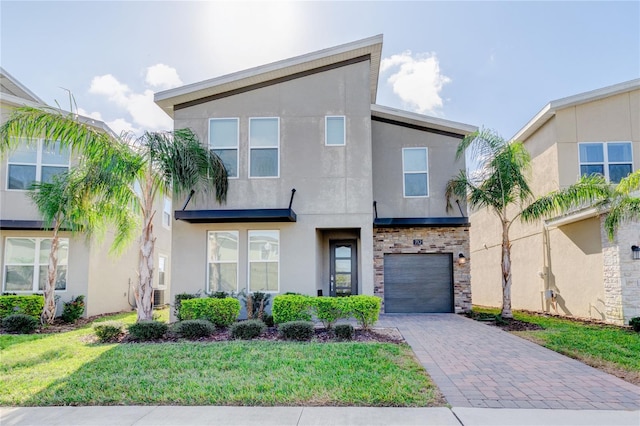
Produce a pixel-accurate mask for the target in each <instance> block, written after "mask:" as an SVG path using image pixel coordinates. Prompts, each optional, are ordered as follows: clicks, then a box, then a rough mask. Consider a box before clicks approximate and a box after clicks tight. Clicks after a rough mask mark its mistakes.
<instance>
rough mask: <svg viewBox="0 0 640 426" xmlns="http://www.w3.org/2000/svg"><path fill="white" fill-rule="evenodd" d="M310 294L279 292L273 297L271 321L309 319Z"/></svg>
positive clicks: (278, 322)
mask: <svg viewBox="0 0 640 426" xmlns="http://www.w3.org/2000/svg"><path fill="white" fill-rule="evenodd" d="M311 299H312V297H310V296H304V295H301V294H281V295H278V296H276V297H274V298H273V308H272V310H271V313H272V314H273V321H274V322H275V323H276V324H282V323H285V322H291V321H311V314H309V310H310V308H311Z"/></svg>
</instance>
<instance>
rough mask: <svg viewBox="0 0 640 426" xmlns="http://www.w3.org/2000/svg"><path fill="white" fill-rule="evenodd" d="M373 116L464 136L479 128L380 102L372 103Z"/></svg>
mask: <svg viewBox="0 0 640 426" xmlns="http://www.w3.org/2000/svg"><path fill="white" fill-rule="evenodd" d="M371 116H372V117H379V118H382V119H387V120H392V121H396V122H399V123H404V124H408V125H410V126H414V127H422V128H427V129H434V130H438V131H441V132H445V133H453V134H455V135H460V136H463V137H464V136H466V135H468V134H470V133H473V132H475V131H476V130H478V127H477V126H473V125H471V124H465V123H459V122H457V121H450V120H445V119H443V118H438V117H431V116H428V115H423V114H417V113H415V112H410V111H403V110H400V109H396V108H391V107H388V106H383V105H378V104H372V105H371Z"/></svg>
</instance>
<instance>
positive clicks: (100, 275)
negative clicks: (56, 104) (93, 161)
mask: <svg viewBox="0 0 640 426" xmlns="http://www.w3.org/2000/svg"><path fill="white" fill-rule="evenodd" d="M0 103H1V106H2V110H1V120H2V123H4V122H5V120H6V119H7V117H8V116H9V115H10V114H11V112H12V109H13V108H16V107H20V106H33V107H46V106H47V105H46V104H45V102H43V101H42V100H41V99H40V98H38V97H37V96H36V95H35V94H34V93H32V92H31V91H30V90H29V89H28V88H26V87H25V86H24V85H22V84H21V83H20V82H19V81H18V80H16V79H15V78H14V77H13V76H11V75H10V74H9V73H8V72H6V71H5V70H4V69H2V68H0ZM81 119H83V120H84V121H85V123H87V124H88V125H91V126H95V127H96V128H98V129H100V130H102V131H105V132H111V130H110V129H109V128H108V127H107V126H106V125H105V124H104V123H102V122H101V121H98V120H93V119H90V118H81ZM42 142H43V141H42V140H36V141H32V143H26V141H25V143H23V145H22V146H21V147H20V148H19V149H18V150H16V151H14V152H11V153H8V154H7V155H3V157H2V158H1V163H0V270H1V271H2V278H1V280H2V292H3V293H16V294H31V293H38V292H42V290H43V289H44V283H45V280H46V271H47V265H48V256H49V248H50V246H51V235H52V234H51V231H50V230H46V229H44V228H43V222H42V219H41V217H40V214H39V213H38V210H37V209H36V207H35V205H34V204H33V203H32V201H31V199H30V198H29V197H28V189H29V187H30V186H31V184H32V182H34V181H44V182H46V181H47V179H49V178H50V177H51V176H52V175H54V174H56V173H61V172H64V171H67V170H69V167H72V166H73V164H74V161H75V159H74V157H73V155H71V154H70V152H69V151H67V150H61V149H60V148H59V147H58V148H57V149H56V148H47V147H46V146H43V143H42ZM158 209H159V211H162V212H163V214H162V215H157V217H156V224H155V230H156V235H157V241H156V258H155V265H156V270H155V283H156V288H157V290H158V291H157V292H156V293H155V295H156V297H155V303H156V304H163V303H165V302H164V299H165V297H164V293H165V292H168V288H169V266H170V264H169V262H170V249H171V224H172V220H171V217H172V212H171V210H172V208H171V201H170V199H169V198H167V199H166V200H158ZM111 241H112V237H111V234H110V233H109V232H107V235H106V237H105V239H104V241H102V242H100V243H98V242H95V241H91V242H89V243H87V242H86V241H85V237H84V236H83V235H76V236H73V235H71V234H70V233H68V232H67V233H65V234H64V235H63V238H61V239H60V248H59V252H58V276H57V281H56V295H58V296H60V301H61V302H66V301H68V300H70V299H72V298H73V297H75V296H78V295H84V296H85V305H86V310H85V315H86V316H92V315H98V314H103V313H110V312H119V311H123V310H131V308H132V305H133V306H135V298H134V295H133V291H134V288H135V286H136V284H137V281H136V280H137V263H138V262H137V259H138V256H137V253H138V248H137V243H136V242H135V241H134V242H132V244H131V246H130V247H129V248H128V249H127V251H126V252H125V253H123V254H122V255H121V256H118V257H115V256H113V255H110V254H109V247H110V244H111ZM167 303H168V298H167ZM58 309H59V313H60V310H61V303H59V305H58Z"/></svg>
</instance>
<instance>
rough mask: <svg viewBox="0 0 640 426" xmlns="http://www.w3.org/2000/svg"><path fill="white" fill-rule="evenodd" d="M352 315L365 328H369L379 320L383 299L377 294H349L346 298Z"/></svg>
mask: <svg viewBox="0 0 640 426" xmlns="http://www.w3.org/2000/svg"><path fill="white" fill-rule="evenodd" d="M345 303H347V306H348V308H349V313H350V315H351V316H352V317H353V318H355V319H356V321H358V324H359V325H360V327H362V329H363V330H368V329H369V328H371V326H372V325H374V324H375V323H376V322H377V321H378V316H379V315H380V306H381V305H382V299H380V298H379V297H377V296H366V295H364V294H360V295H358V296H349V297H347V298H346V302H345Z"/></svg>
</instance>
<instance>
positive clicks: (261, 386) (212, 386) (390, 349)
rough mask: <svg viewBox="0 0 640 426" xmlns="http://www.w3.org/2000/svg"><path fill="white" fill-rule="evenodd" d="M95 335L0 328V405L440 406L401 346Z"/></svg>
mask: <svg viewBox="0 0 640 426" xmlns="http://www.w3.org/2000/svg"><path fill="white" fill-rule="evenodd" d="M104 319H105V320H106V319H110V318H104ZM119 319H120V320H124V321H125V322H133V321H134V320H135V314H126V315H120V316H119ZM91 335H92V330H91V328H90V327H84V328H81V329H78V330H75V331H69V332H64V333H57V334H38V335H6V334H5V335H0V351H1V355H0V367H1V368H0V405H2V406H8V405H21V406H46V405H125V404H126V405H156V404H157V405H267V406H271V405H354V406H436V405H443V400H442V398H441V396H440V394H439V392H438V390H437V388H436V387H435V385H433V384H432V382H431V381H430V380H429V377H428V376H427V375H426V373H425V371H424V369H423V368H422V367H421V366H420V365H419V363H418V362H417V361H416V360H415V358H414V355H413V352H412V351H411V349H410V348H409V347H408V346H407V345H404V344H403V345H397V344H388V343H286V342H269V341H260V342H258V341H255V342H242V341H233V342H219V343H203V342H186V341H185V342H177V343H148V344H146V343H129V344H105V345H101V344H95V343H92V340H91V339H90V336H91Z"/></svg>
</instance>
